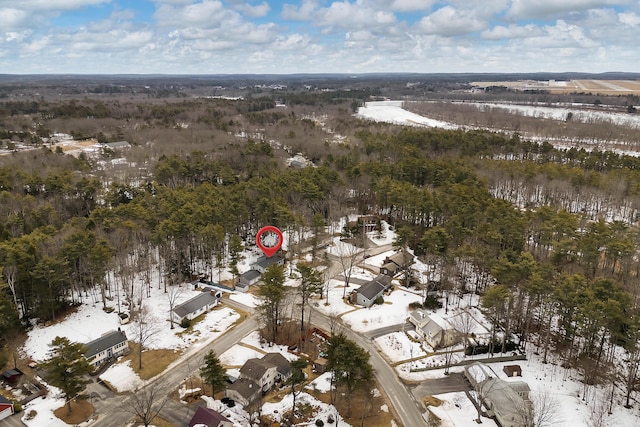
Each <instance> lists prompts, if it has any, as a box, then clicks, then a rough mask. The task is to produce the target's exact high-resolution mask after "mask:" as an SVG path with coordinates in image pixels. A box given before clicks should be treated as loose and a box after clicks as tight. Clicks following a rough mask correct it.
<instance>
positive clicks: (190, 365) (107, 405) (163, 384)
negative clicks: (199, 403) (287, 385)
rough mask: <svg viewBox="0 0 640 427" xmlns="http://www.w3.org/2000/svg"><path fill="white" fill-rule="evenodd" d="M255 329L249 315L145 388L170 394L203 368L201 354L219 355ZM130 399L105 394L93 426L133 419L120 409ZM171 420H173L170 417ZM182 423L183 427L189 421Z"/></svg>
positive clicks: (121, 422) (111, 424)
mask: <svg viewBox="0 0 640 427" xmlns="http://www.w3.org/2000/svg"><path fill="white" fill-rule="evenodd" d="M229 305H231V304H229ZM257 327H258V320H257V319H256V316H249V317H248V318H247V319H246V320H245V321H244V322H242V323H240V324H238V325H236V326H234V327H233V328H232V329H231V330H229V331H228V332H227V333H225V334H224V335H222V336H220V337H218V338H217V339H216V340H215V341H213V342H211V343H210V344H207V345H206V346H203V347H202V348H199V349H198V348H196V349H194V350H191V351H189V352H187V353H186V354H185V355H184V356H182V357H181V358H180V362H179V363H176V364H175V366H173V367H172V368H170V369H168V370H166V371H165V372H163V373H162V374H160V375H158V376H156V377H154V378H152V379H151V380H149V382H148V383H147V387H157V388H159V389H161V390H166V392H167V394H168V393H171V392H172V391H173V390H175V389H176V387H177V386H178V384H180V383H181V382H182V381H183V380H184V379H185V378H186V377H188V376H189V375H190V374H191V372H192V371H194V370H196V369H198V368H199V367H200V366H201V365H202V361H203V359H204V355H205V354H206V353H207V352H208V351H209V350H214V351H215V352H216V353H217V354H222V353H224V352H225V351H227V350H228V349H230V348H231V347H232V346H233V345H235V344H236V343H238V342H239V341H240V340H241V339H242V338H244V337H245V336H246V335H248V334H249V333H251V332H253V331H254V330H255V329H256V328H257ZM129 399H130V397H124V398H123V396H118V395H114V394H113V393H111V395H109V394H108V393H104V398H101V399H99V400H96V401H95V402H94V406H95V407H96V414H97V415H98V416H99V418H98V420H97V421H96V422H95V423H94V424H93V426H98V427H99V426H105V427H109V426H124V425H127V422H128V421H130V420H131V419H133V416H132V415H131V414H129V413H127V412H124V411H122V410H121V409H119V408H122V407H123V406H126V405H127V403H128V402H129ZM170 408H172V406H169V407H168V409H167V411H170ZM162 414H163V415H164V412H162ZM186 414H187V412H186V411H185V416H188V415H186ZM178 415H181V414H178ZM171 418H173V416H172V417H171ZM181 419H182V418H181ZM182 420H183V422H184V424H186V423H188V421H189V419H182Z"/></svg>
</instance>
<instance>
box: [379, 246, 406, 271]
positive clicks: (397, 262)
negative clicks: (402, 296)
mask: <svg viewBox="0 0 640 427" xmlns="http://www.w3.org/2000/svg"><path fill="white" fill-rule="evenodd" d="M413 263H414V256H413V254H411V253H409V252H408V251H405V250H400V251H399V252H396V253H395V254H393V255H391V256H388V257H386V258H385V259H384V261H383V263H382V267H380V274H386V275H387V276H391V277H393V276H395V275H396V274H398V273H400V272H402V271H404V270H405V269H407V268H409V267H411V266H412V265H413Z"/></svg>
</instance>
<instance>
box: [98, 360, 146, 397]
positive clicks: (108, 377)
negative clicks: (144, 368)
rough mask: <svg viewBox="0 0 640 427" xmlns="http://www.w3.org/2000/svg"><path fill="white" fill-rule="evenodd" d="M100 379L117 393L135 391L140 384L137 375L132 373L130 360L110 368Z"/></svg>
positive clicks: (140, 381)
mask: <svg viewBox="0 0 640 427" xmlns="http://www.w3.org/2000/svg"><path fill="white" fill-rule="evenodd" d="M100 378H101V379H102V380H105V381H107V382H108V383H109V384H111V385H112V386H113V387H114V388H115V389H116V390H117V391H119V392H125V391H132V390H135V388H136V387H137V386H138V385H139V384H141V383H142V380H141V379H140V377H138V374H136V373H135V372H133V369H132V368H131V360H127V361H126V362H123V363H116V364H115V365H112V366H110V367H109V369H107V370H106V371H104V373H102V374H101V375H100Z"/></svg>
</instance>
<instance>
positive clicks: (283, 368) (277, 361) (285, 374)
mask: <svg viewBox="0 0 640 427" xmlns="http://www.w3.org/2000/svg"><path fill="white" fill-rule="evenodd" d="M262 360H263V361H264V362H266V363H268V364H270V365H272V366H275V367H276V371H277V372H278V376H277V378H276V381H278V382H280V381H286V380H288V379H289V377H290V376H291V363H290V362H289V361H288V360H287V359H286V358H285V357H284V356H283V355H282V354H281V353H267V354H265V355H264V356H262Z"/></svg>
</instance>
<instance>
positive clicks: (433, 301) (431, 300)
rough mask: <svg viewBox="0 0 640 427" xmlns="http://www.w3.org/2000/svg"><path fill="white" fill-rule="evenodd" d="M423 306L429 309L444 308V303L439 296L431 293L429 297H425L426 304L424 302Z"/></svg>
mask: <svg viewBox="0 0 640 427" xmlns="http://www.w3.org/2000/svg"><path fill="white" fill-rule="evenodd" d="M422 306H423V307H424V308H428V309H429V310H437V309H438V308H442V303H441V302H440V300H438V298H436V297H434V296H433V295H429V296H428V297H427V298H425V300H424V304H422Z"/></svg>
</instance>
